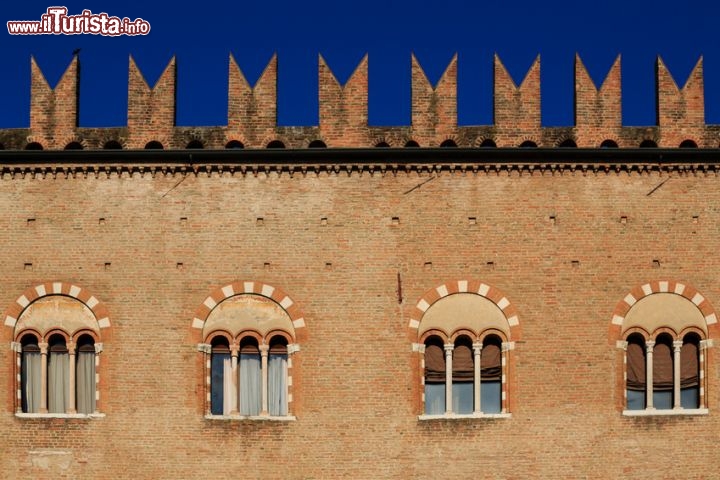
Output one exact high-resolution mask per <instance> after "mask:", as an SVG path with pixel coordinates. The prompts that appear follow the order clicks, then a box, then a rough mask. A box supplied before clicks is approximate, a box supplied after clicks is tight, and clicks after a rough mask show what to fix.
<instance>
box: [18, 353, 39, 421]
mask: <svg viewBox="0 0 720 480" xmlns="http://www.w3.org/2000/svg"><path fill="white" fill-rule="evenodd" d="M40 361H41V357H40V353H39V352H23V358H22V373H21V375H22V392H23V400H24V401H23V412H25V413H37V412H39V411H40V395H42V383H41V378H40V375H41V374H40Z"/></svg>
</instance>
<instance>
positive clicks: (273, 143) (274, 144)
mask: <svg viewBox="0 0 720 480" xmlns="http://www.w3.org/2000/svg"><path fill="white" fill-rule="evenodd" d="M266 148H285V144H284V143H283V142H281V141H280V140H273V141H271V142H270V143H268V144H267V147H266Z"/></svg>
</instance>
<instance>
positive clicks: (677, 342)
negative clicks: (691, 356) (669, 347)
mask: <svg viewBox="0 0 720 480" xmlns="http://www.w3.org/2000/svg"><path fill="white" fill-rule="evenodd" d="M682 346H683V341H682V340H674V341H673V349H674V350H675V351H676V352H679V351H680V350H681V349H682Z"/></svg>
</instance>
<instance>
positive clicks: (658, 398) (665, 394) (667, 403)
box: [653, 391, 673, 410]
mask: <svg viewBox="0 0 720 480" xmlns="http://www.w3.org/2000/svg"><path fill="white" fill-rule="evenodd" d="M653 406H654V407H655V408H657V409H658V410H660V409H662V410H667V409H670V408H672V407H673V392H670V391H661V392H653Z"/></svg>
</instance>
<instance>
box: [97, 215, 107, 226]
mask: <svg viewBox="0 0 720 480" xmlns="http://www.w3.org/2000/svg"><path fill="white" fill-rule="evenodd" d="M98 225H100V226H102V225H105V218H104V217H100V218H98Z"/></svg>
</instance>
